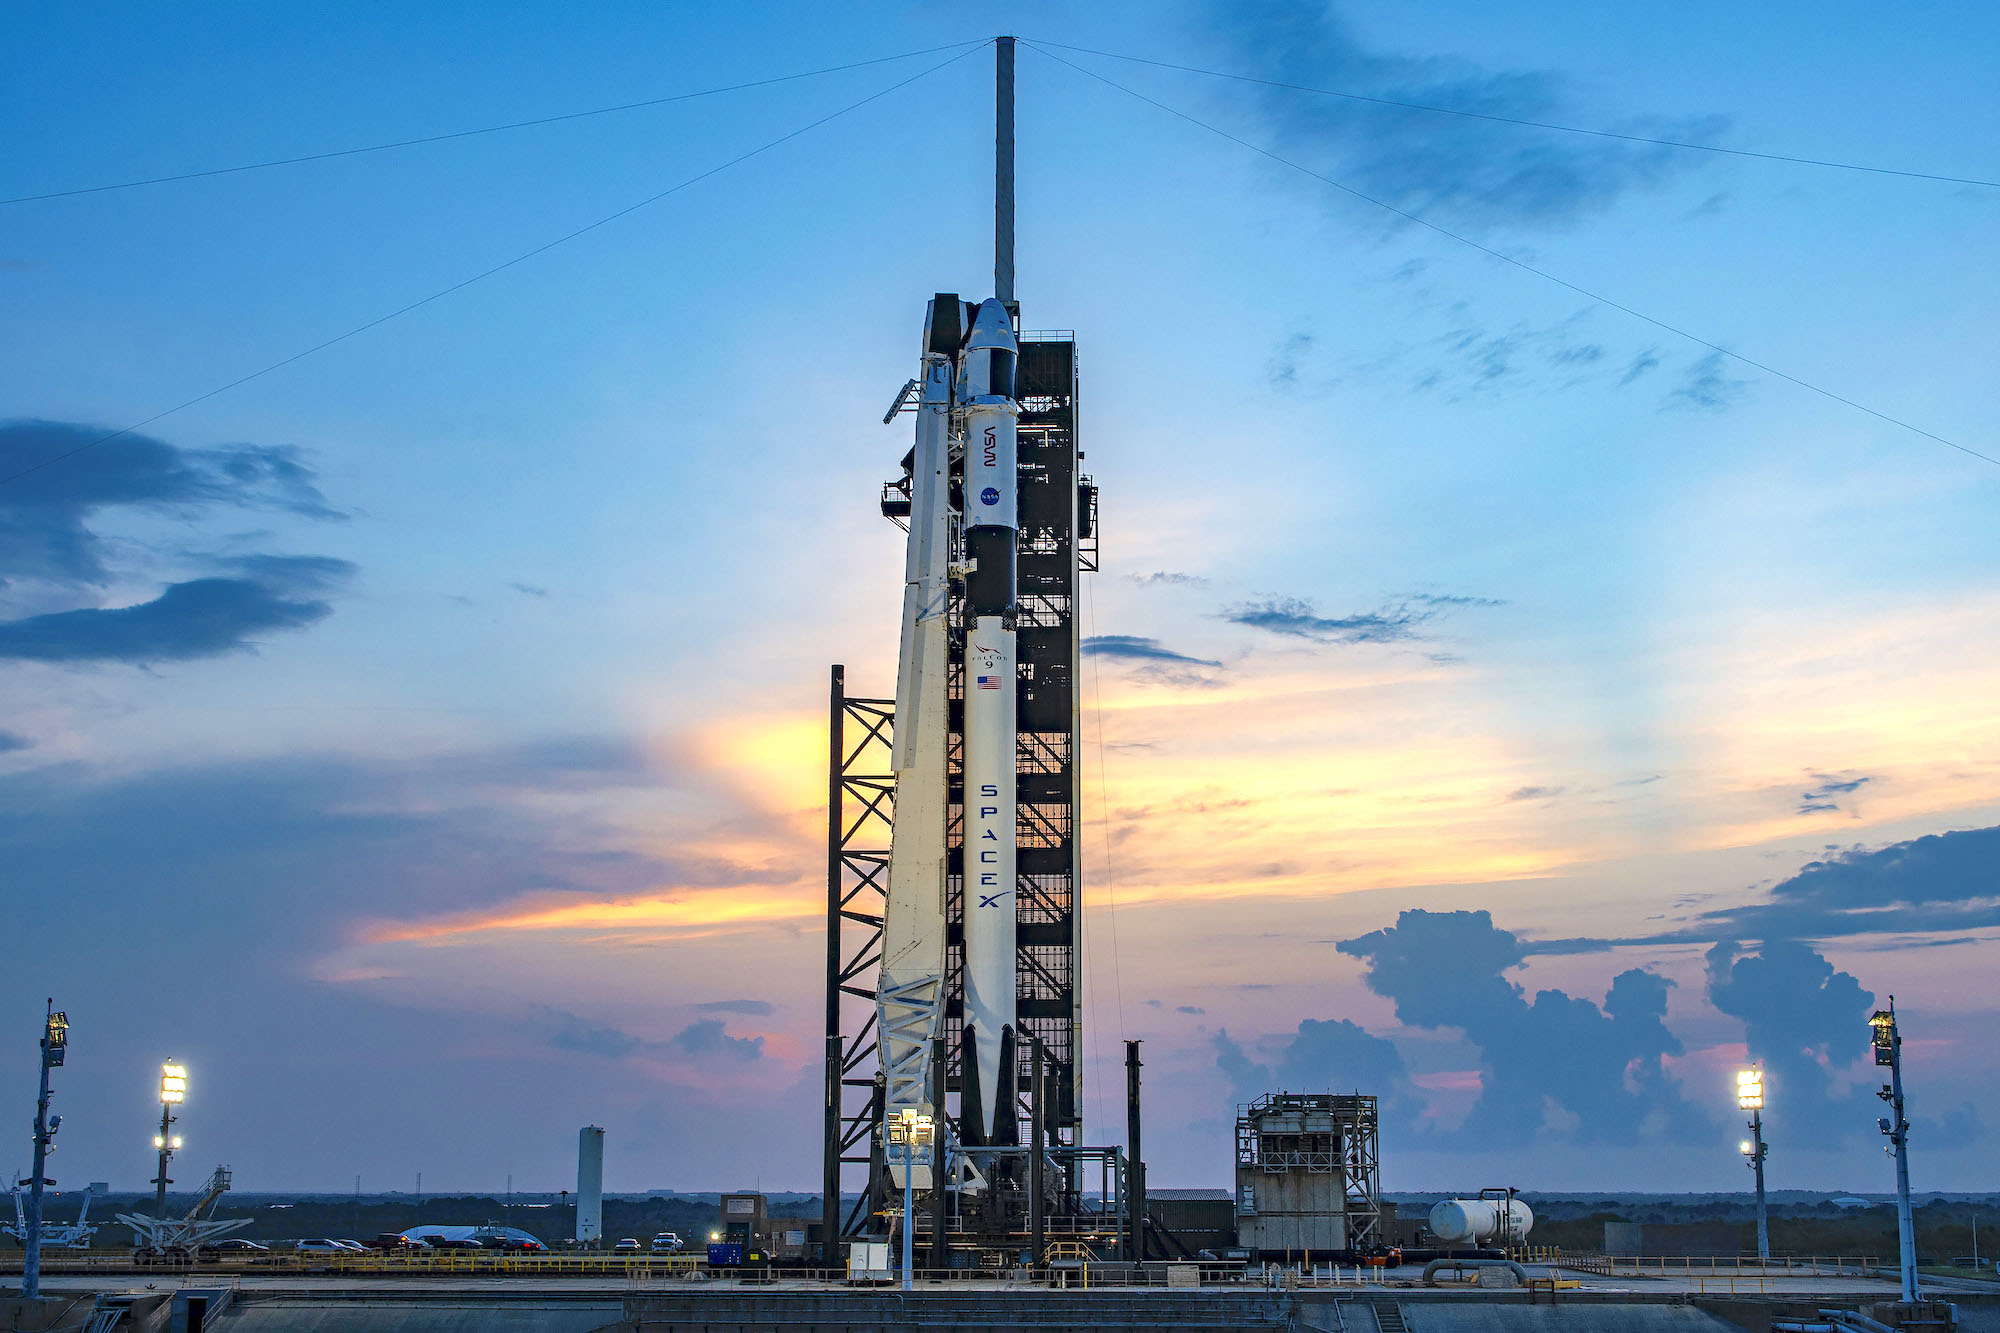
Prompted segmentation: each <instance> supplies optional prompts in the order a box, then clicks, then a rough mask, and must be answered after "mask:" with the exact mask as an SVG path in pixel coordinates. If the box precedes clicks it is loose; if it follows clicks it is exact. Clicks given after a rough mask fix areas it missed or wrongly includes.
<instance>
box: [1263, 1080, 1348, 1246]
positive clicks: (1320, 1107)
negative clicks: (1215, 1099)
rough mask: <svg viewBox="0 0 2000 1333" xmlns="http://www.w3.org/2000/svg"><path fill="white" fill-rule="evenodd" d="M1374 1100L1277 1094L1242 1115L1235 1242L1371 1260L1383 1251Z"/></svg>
mask: <svg viewBox="0 0 2000 1333" xmlns="http://www.w3.org/2000/svg"><path fill="white" fill-rule="evenodd" d="M1376 1162H1377V1143H1376V1131H1375V1098H1373V1097H1364V1096H1362V1095H1360V1094H1358V1093H1355V1094H1345V1093H1340V1094H1336V1093H1323V1092H1309V1093H1297V1092H1273V1093H1267V1094H1265V1095H1264V1096H1262V1097H1259V1098H1258V1099H1257V1100H1256V1101H1254V1102H1252V1103H1250V1104H1249V1105H1248V1106H1242V1107H1238V1108H1237V1116H1236V1243H1237V1244H1238V1245H1241V1246H1243V1247H1244V1248H1245V1249H1248V1250H1250V1251H1252V1252H1253V1253H1262V1254H1266V1255H1269V1254H1274V1253H1275V1254H1287V1253H1289V1254H1294V1255H1296V1254H1300V1253H1302V1252H1306V1251H1310V1252H1313V1253H1326V1254H1336V1253H1345V1254H1365V1253H1368V1252H1370V1251H1372V1250H1375V1249H1377V1248H1378V1247H1380V1246H1381V1245H1382V1244H1383V1239H1382V1225H1381V1218H1382V1191H1381V1183H1380V1179H1379V1176H1378V1172H1377V1169H1376Z"/></svg>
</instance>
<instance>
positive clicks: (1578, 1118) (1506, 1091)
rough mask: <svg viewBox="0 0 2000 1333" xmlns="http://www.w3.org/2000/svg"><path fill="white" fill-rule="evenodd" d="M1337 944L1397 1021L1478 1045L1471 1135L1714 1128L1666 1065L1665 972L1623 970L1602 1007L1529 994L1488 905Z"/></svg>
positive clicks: (1513, 944) (1656, 1133) (1579, 1135)
mask: <svg viewBox="0 0 2000 1333" xmlns="http://www.w3.org/2000/svg"><path fill="white" fill-rule="evenodd" d="M1336 947H1337V948H1338V949H1339V950H1340V952H1342V953H1345V954H1349V955H1352V956H1353V957H1356V958H1361V959H1364V960H1366V962H1367V968H1368V970H1367V973H1366V981H1367V985H1368V988H1369V989H1370V990H1372V991H1374V992H1375V993H1376V994H1378V995H1383V996H1386V997H1388V998H1389V999H1391V1000H1393V1001H1394V1002H1395V1006H1396V1017H1397V1019H1398V1020H1399V1021H1401V1022H1403V1023H1405V1024H1407V1025H1409V1026H1411V1027H1419V1028H1430V1029H1456V1030H1458V1031H1461V1032H1463V1033H1464V1034H1465V1038H1466V1040H1467V1041H1469V1042H1471V1043H1472V1044H1473V1045H1474V1046H1475V1047H1477V1048H1478V1050H1479V1055H1480V1078H1481V1091H1480V1095H1479V1100H1478V1101H1477V1102H1476V1103H1475V1104H1474V1106H1473V1108H1472V1111H1471V1113H1470V1114H1469V1115H1468V1117H1467V1119H1466V1121H1465V1126H1464V1128H1463V1129H1462V1130H1461V1131H1460V1133H1461V1134H1462V1135H1463V1136H1466V1137H1467V1138H1468V1139H1476V1140H1477V1141H1479V1142H1481V1143H1490V1144H1495V1145H1513V1146H1522V1145H1526V1144H1528V1143H1531V1142H1534V1141H1535V1140H1537V1139H1538V1138H1541V1137H1543V1136H1545V1135H1546V1134H1549V1133H1556V1134H1559V1135H1561V1136H1562V1137H1565V1138H1567V1139H1569V1140H1570V1141H1572V1142H1574V1143H1578V1144H1594V1143H1637V1142H1643V1141H1673V1142H1693V1141H1696V1140H1698V1139H1699V1138H1701V1137H1702V1136H1704V1135H1706V1134H1708V1133H1709V1132H1711V1130H1712V1125H1711V1122H1710V1121H1709V1119H1708V1117H1707V1116H1706V1114H1705V1113H1703V1112H1702V1111H1701V1110H1699V1109H1698V1108H1697V1107H1695V1106H1694V1105H1693V1104H1691V1103H1689V1102H1688V1101H1687V1100H1686V1099H1685V1098H1683V1097H1682V1095H1681V1092H1680V1087H1679V1085H1678V1084H1677V1083H1676V1082H1675V1081H1674V1080H1673V1079H1672V1077H1671V1076H1670V1075H1669V1074H1668V1072H1667V1067H1666V1061H1667V1059H1668V1057H1672V1056H1678V1055H1680V1054H1681V1053H1682V1045H1681V1042H1680V1039H1679V1038H1678V1037H1676V1036H1674V1035H1673V1033H1671V1032H1670V1031H1668V1029H1667V1026H1666V1022H1665V1019H1666V1011H1667V991H1668V990H1669V988H1670V987H1671V986H1672V985H1673V983H1672V982H1671V981H1669V980H1667V979H1666V978H1664V977H1660V976H1657V975H1655V974H1653V973H1650V972H1645V971H1640V970H1637V969H1634V970H1631V971H1626V972H1622V973H1620V974H1619V975H1618V976H1617V977H1615V978H1614V979H1613V980H1612V983H1611V988H1610V990H1609V991H1608V992H1607V993H1606V995H1605V998H1604V1000H1603V1002H1602V1003H1601V1004H1598V1003H1593V1002H1592V1001H1590V1000H1587V999H1582V998H1578V997H1575V996H1571V995H1568V994H1566V993H1564V992H1563V991H1560V990H1543V991H1538V992H1537V993H1536V994H1535V996H1534V998H1533V1000H1532V1001H1531V1000H1529V999H1528V998H1527V996H1526V995H1525V993H1524V992H1523V991H1522V989H1521V987H1520V986H1518V985H1516V984H1515V983H1514V982H1512V981H1510V980H1508V979H1507V977H1506V973H1507V972H1508V971H1510V970H1512V969H1514V968H1518V967H1519V966H1521V964H1522V963H1523V962H1524V961H1525V959H1526V951H1525V950H1524V948H1523V947H1522V944H1521V942H1520V940H1519V939H1517V938H1516V937H1515V936H1514V935H1513V934H1512V932H1509V931H1505V930H1501V929H1498V928H1497V927H1495V926H1494V924H1493V919H1492V916H1491V915H1490V914H1489V913H1487V912H1484V911H1481V912H1426V911H1421V910H1411V911H1406V912H1404V913H1402V914H1401V915H1400V916H1399V917H1397V919H1396V924H1395V925H1394V926H1391V927H1388V928H1386V929H1383V930H1378V931H1375V932H1373V933H1372V934H1368V935H1364V936H1361V937H1359V938H1356V939H1350V940H1342V941H1341V942H1340V943H1339V944H1338V945H1337V946H1336ZM1441 960H1449V965H1448V966H1441V965H1440V962H1441Z"/></svg>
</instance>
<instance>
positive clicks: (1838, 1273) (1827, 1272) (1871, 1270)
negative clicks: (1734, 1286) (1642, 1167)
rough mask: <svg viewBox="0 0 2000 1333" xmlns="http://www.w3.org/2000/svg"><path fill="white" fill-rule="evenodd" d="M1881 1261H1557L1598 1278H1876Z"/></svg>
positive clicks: (1581, 1257) (1584, 1257) (1593, 1257)
mask: <svg viewBox="0 0 2000 1333" xmlns="http://www.w3.org/2000/svg"><path fill="white" fill-rule="evenodd" d="M1881 1262H1882V1261H1881V1260H1880V1259H1878V1258H1876V1257H1874V1256H1872V1255H1838V1256H1828V1255H1814V1254H1805V1255H1774V1256H1773V1257H1771V1258H1770V1259H1768V1260H1767V1259H1759V1258H1758V1257H1757V1256H1756V1255H1754V1254H1751V1255H1743V1254H1737V1255H1708V1256H1705V1257H1699V1258H1697V1257H1695V1256H1693V1255H1647V1256H1628V1255H1613V1254H1565V1255H1563V1256H1562V1257H1561V1258H1560V1259H1558V1260H1556V1263H1557V1265H1558V1266H1560V1267H1562V1268H1573V1269H1575V1270H1576V1271H1578V1272H1580V1273H1590V1274H1592V1275H1594V1276H1596V1277H1685V1278H1694V1277H1704V1278H1718V1277H1724V1276H1727V1277H1732V1278H1749V1277H1755V1278H1778V1277H1874V1276H1876V1270H1877V1269H1878V1268H1879V1267H1880V1265H1881Z"/></svg>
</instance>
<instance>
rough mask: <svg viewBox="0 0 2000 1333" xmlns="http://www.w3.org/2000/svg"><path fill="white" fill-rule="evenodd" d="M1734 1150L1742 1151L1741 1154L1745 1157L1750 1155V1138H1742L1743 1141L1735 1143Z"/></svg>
mask: <svg viewBox="0 0 2000 1333" xmlns="http://www.w3.org/2000/svg"><path fill="white" fill-rule="evenodd" d="M1736 1151H1738V1152H1740V1153H1742V1154H1743V1155H1744V1156H1745V1157H1748V1156H1749V1155H1750V1152H1751V1148H1750V1140H1748V1139H1745V1140H1743V1142H1741V1143H1739V1144H1737V1145H1736Z"/></svg>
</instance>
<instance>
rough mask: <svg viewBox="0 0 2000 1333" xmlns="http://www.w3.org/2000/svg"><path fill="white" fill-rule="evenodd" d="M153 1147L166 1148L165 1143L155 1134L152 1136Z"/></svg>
mask: <svg viewBox="0 0 2000 1333" xmlns="http://www.w3.org/2000/svg"><path fill="white" fill-rule="evenodd" d="M153 1146H154V1147H155V1148H164V1147H166V1146H167V1141H166V1140H165V1139H164V1138H162V1137H160V1136H159V1135H158V1134H155V1135H153Z"/></svg>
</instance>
